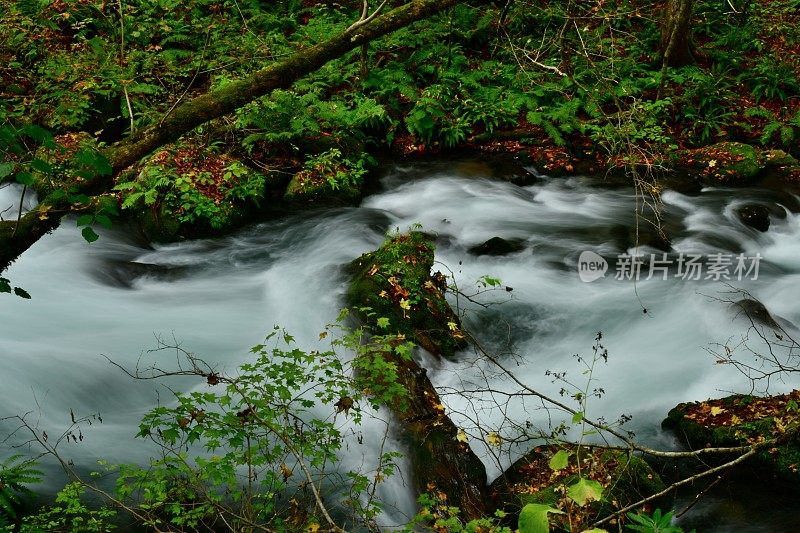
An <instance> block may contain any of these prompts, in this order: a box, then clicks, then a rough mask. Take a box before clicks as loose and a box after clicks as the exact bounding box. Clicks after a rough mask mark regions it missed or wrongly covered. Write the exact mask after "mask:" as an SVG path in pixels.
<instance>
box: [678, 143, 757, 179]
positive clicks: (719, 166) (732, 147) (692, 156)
mask: <svg viewBox="0 0 800 533" xmlns="http://www.w3.org/2000/svg"><path fill="white" fill-rule="evenodd" d="M683 159H684V161H685V162H686V164H687V165H689V166H690V167H691V168H692V169H694V170H695V171H696V172H698V173H699V177H700V179H701V181H703V182H704V183H706V184H708V185H747V184H750V183H752V182H753V181H755V180H756V179H757V178H758V175H759V173H760V172H761V170H762V169H763V168H764V165H765V158H764V157H762V155H761V154H760V153H759V152H758V150H756V149H755V148H754V147H752V146H750V145H749V144H744V143H739V142H721V143H718V144H714V145H711V146H705V147H703V148H698V149H696V150H691V151H687V152H686V153H685V154H683Z"/></svg>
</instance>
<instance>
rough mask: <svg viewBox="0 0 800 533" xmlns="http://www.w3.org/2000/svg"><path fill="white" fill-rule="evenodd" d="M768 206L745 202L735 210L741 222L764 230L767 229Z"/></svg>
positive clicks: (768, 221) (761, 230)
mask: <svg viewBox="0 0 800 533" xmlns="http://www.w3.org/2000/svg"><path fill="white" fill-rule="evenodd" d="M769 211H770V210H769V208H768V207H767V206H765V205H759V204H747V205H744V206H742V207H740V208H738V209H737V210H736V215H737V216H738V217H739V220H741V221H742V224H744V225H745V226H750V227H751V228H754V229H757V230H758V231H760V232H765V231H767V230H768V229H769V223H770V220H769Z"/></svg>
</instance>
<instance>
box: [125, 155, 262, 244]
mask: <svg viewBox="0 0 800 533" xmlns="http://www.w3.org/2000/svg"><path fill="white" fill-rule="evenodd" d="M208 157H209V158H213V157H214V156H213V155H212V156H208ZM170 161H173V162H174V159H171V160H167V161H164V162H158V163H155V164H149V165H147V166H145V168H144V169H143V170H142V171H141V172H140V173H139V174H138V176H136V177H135V179H133V180H130V181H123V182H121V183H119V184H118V185H116V186H115V187H114V190H116V191H120V192H122V208H123V209H128V210H131V209H138V208H140V207H141V206H145V207H151V208H157V207H158V208H160V207H163V209H164V210H165V211H166V212H168V213H171V214H172V215H173V216H175V218H176V219H177V221H178V222H180V223H182V224H193V223H195V222H202V223H205V224H208V225H209V226H210V227H211V228H215V229H219V228H223V227H225V226H227V225H228V224H230V223H231V222H232V221H233V220H235V218H236V217H237V216H239V215H241V211H240V210H237V208H239V207H243V206H246V205H247V204H248V203H253V204H255V205H258V202H259V200H260V199H261V198H262V197H263V195H264V185H265V178H264V175H263V174H261V173H258V172H254V171H252V170H251V169H249V168H247V167H246V166H244V164H242V163H241V162H239V161H235V160H230V159H226V160H224V162H225V163H226V164H225V166H224V168H222V169H221V170H218V169H217V168H216V167H214V170H213V172H212V171H210V170H204V169H203V164H204V163H203V160H200V161H192V162H191V164H192V168H191V169H190V170H181V169H178V168H177V167H176V166H174V165H172V164H170Z"/></svg>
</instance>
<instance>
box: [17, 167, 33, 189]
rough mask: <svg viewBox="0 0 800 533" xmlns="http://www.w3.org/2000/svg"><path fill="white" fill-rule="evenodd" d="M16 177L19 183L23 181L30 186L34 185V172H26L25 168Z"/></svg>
mask: <svg viewBox="0 0 800 533" xmlns="http://www.w3.org/2000/svg"><path fill="white" fill-rule="evenodd" d="M15 177H16V178H17V183H21V184H23V185H27V186H28V187H30V186H31V185H33V174H31V173H30V172H25V171H24V170H23V171H20V172H17V175H16V176H15Z"/></svg>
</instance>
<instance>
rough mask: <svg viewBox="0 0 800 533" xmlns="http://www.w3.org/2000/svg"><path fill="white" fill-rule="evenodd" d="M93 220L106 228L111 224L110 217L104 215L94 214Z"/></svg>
mask: <svg viewBox="0 0 800 533" xmlns="http://www.w3.org/2000/svg"><path fill="white" fill-rule="evenodd" d="M95 221H96V222H97V223H98V224H100V225H101V226H103V227H104V228H106V229H111V226H113V223H112V222H111V219H110V218H108V217H107V216H106V215H97V216H95Z"/></svg>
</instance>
